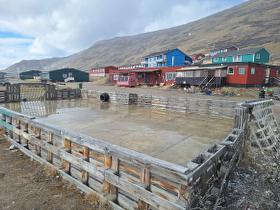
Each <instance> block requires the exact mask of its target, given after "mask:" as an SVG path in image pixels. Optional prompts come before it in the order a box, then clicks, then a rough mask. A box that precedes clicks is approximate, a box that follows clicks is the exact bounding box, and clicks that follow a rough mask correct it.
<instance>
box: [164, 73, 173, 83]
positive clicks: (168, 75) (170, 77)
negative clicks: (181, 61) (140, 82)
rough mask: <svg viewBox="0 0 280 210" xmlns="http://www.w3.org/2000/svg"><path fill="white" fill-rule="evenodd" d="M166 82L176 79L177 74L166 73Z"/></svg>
mask: <svg viewBox="0 0 280 210" xmlns="http://www.w3.org/2000/svg"><path fill="white" fill-rule="evenodd" d="M165 76H166V80H167V81H169V80H174V79H175V78H176V72H167V73H166V75H165Z"/></svg>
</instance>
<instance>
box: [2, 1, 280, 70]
mask: <svg viewBox="0 0 280 210" xmlns="http://www.w3.org/2000/svg"><path fill="white" fill-rule="evenodd" d="M279 11H280V1H279V0H266V1H263V0H251V1H248V2H245V3H243V4H240V5H238V6H236V7H233V8H231V9H228V10H225V11H223V12H219V13H217V14H214V15H211V16H209V17H206V18H203V19H201V20H198V21H195V22H191V23H188V24H185V25H181V26H177V27H173V28H169V29H164V30H160V31H156V32H150V33H145V34H139V35H135V36H125V37H117V38H113V39H110V40H104V41H100V42H97V43H95V44H94V45H93V46H92V47H90V48H88V49H86V50H83V51H81V52H79V53H77V54H74V55H71V56H69V57H65V58H61V59H58V60H57V61H55V62H50V63H48V64H46V65H45V66H43V68H44V69H56V68H61V67H66V66H67V67H74V68H79V69H82V70H87V69H88V68H90V67H92V66H96V65H98V66H105V65H124V64H132V63H138V62H140V61H141V57H143V56H144V55H146V54H149V53H151V52H154V51H160V50H165V49H171V48H175V47H178V48H180V49H181V50H183V51H185V52H186V53H187V54H193V53H198V52H208V51H209V50H210V49H212V48H213V47H218V46H220V45H236V46H238V47H240V48H244V47H258V46H262V47H266V48H267V49H268V50H269V51H270V52H271V54H272V61H273V62H278V61H280V30H279V29H280V12H279ZM198 12H199V11H198ZM16 68H18V66H17V65H15V66H13V67H9V68H8V69H7V70H9V71H14V69H16ZM21 70H26V68H25V69H21Z"/></svg>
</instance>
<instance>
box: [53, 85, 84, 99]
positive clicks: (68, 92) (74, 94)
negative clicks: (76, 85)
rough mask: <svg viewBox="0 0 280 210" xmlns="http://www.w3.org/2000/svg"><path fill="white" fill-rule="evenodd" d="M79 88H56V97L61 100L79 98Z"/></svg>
mask: <svg viewBox="0 0 280 210" xmlns="http://www.w3.org/2000/svg"><path fill="white" fill-rule="evenodd" d="M81 97H82V94H81V90H80V89H69V88H65V89H58V90H56V99H57V100H63V99H76V98H81Z"/></svg>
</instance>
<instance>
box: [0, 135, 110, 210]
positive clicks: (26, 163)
mask: <svg viewBox="0 0 280 210" xmlns="http://www.w3.org/2000/svg"><path fill="white" fill-rule="evenodd" d="M9 146H10V144H9V143H8V142H7V141H6V140H4V139H2V138H1V139H0V209H1V210H6V209H9V210H90V209H107V208H103V207H97V206H95V205H94V204H96V203H93V201H92V200H90V199H86V198H85V196H84V195H83V194H82V193H81V192H79V191H78V190H76V189H75V188H74V187H73V186H71V185H70V184H69V183H67V182H64V181H62V180H61V178H60V177H59V176H57V174H56V173H55V171H53V170H50V169H46V168H44V167H43V166H42V165H40V164H38V163H37V162H35V161H31V160H30V159H29V158H28V157H27V156H25V155H24V154H23V153H21V152H20V151H17V150H13V151H10V150H9ZM47 175H50V176H47ZM94 202H96V201H94Z"/></svg>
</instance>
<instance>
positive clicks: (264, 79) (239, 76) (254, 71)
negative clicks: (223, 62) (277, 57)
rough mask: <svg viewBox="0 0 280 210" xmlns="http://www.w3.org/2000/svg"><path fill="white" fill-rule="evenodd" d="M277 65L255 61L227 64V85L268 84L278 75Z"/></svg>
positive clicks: (248, 85) (250, 85)
mask: <svg viewBox="0 0 280 210" xmlns="http://www.w3.org/2000/svg"><path fill="white" fill-rule="evenodd" d="M279 70H280V69H279V66H272V65H265V64H257V63H230V64H227V80H226V84H227V85H229V86H241V87H252V86H260V85H267V84H270V83H271V81H272V80H273V78H274V77H278V72H279Z"/></svg>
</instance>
